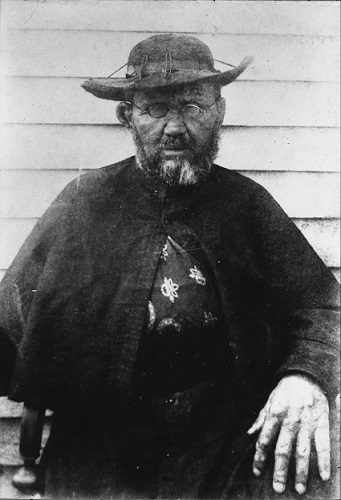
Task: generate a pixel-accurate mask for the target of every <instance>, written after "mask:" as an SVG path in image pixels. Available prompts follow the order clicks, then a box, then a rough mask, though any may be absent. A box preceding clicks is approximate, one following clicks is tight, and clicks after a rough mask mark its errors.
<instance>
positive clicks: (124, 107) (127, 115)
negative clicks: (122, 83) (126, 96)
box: [116, 101, 133, 128]
mask: <svg viewBox="0 0 341 500" xmlns="http://www.w3.org/2000/svg"><path fill="white" fill-rule="evenodd" d="M132 114H133V109H132V105H131V104H130V103H129V102H127V101H122V102H120V103H119V104H118V105H117V107H116V116H117V118H118V120H119V122H120V123H122V125H124V126H125V127H126V128H131V118H132Z"/></svg>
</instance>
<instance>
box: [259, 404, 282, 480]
mask: <svg viewBox="0 0 341 500" xmlns="http://www.w3.org/2000/svg"><path fill="white" fill-rule="evenodd" d="M280 423H281V417H280V416H279V415H278V414H276V413H269V414H268V415H267V417H266V419H265V422H264V424H263V428H262V430H261V433H260V434H259V437H258V440H257V443H256V452H255V456H254V460H253V473H254V475H255V476H257V477H258V476H260V474H261V473H262V471H263V469H264V465H265V461H266V459H267V456H268V454H269V449H270V447H271V444H272V442H273V440H274V439H275V437H276V435H277V431H278V429H279V426H280Z"/></svg>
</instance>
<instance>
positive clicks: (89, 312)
mask: <svg viewBox="0 0 341 500" xmlns="http://www.w3.org/2000/svg"><path fill="white" fill-rule="evenodd" d="M250 61H251V60H250V59H249V58H247V59H245V60H244V61H243V62H242V63H241V64H240V65H239V66H237V67H231V65H230V68H229V69H228V70H227V71H225V72H219V71H217V70H216V69H215V68H214V61H213V58H212V55H211V53H210V50H209V49H208V47H207V46H206V45H205V44H203V43H202V42H200V41H198V40H197V39H195V38H193V37H190V36H174V35H157V36H153V37H151V38H149V39H147V40H145V41H143V42H141V43H139V44H138V45H137V46H136V47H134V48H133V50H132V51H131V53H130V56H129V61H128V66H127V75H126V78H107V79H90V80H88V81H86V82H85V83H84V84H83V87H84V88H85V90H87V91H89V92H91V93H92V94H94V95H95V96H97V97H99V98H103V99H112V100H116V101H120V103H119V104H118V107H117V116H118V118H119V120H120V122H121V123H122V124H123V125H124V126H125V127H126V128H127V129H128V130H129V131H131V133H132V136H133V139H134V143H135V146H136V157H133V158H129V159H127V160H124V161H122V162H120V163H118V164H115V165H110V166H109V167H105V168H101V169H98V170H96V171H93V172H90V173H87V174H85V175H83V176H82V177H80V178H79V179H77V180H75V181H74V182H72V183H71V184H69V185H68V186H67V187H66V188H65V189H64V191H63V192H62V193H61V194H60V195H59V197H58V198H57V199H56V200H55V202H54V203H53V204H52V205H51V207H50V208H49V209H48V210H47V212H46V213H45V215H44V216H43V217H42V219H41V220H40V221H39V222H38V224H37V225H36V227H35V228H34V230H33V232H32V233H31V235H30V236H29V238H28V239H27V241H26V242H25V244H24V246H23V247H22V249H21V250H20V252H19V254H18V256H17V257H16V259H15V261H14V263H13V264H12V266H11V268H10V269H9V271H8V273H7V275H6V276H5V278H4V280H3V283H2V287H1V302H2V311H1V320H0V321H1V327H2V332H3V338H4V339H6V340H3V342H4V343H6V346H7V352H8V354H7V357H6V365H7V372H6V376H5V375H4V382H3V385H4V386H5V387H4V389H6V386H7V385H9V379H10V376H12V378H11V383H10V392H9V395H10V397H11V398H12V399H14V400H17V401H24V402H25V404H26V408H27V409H28V411H33V412H34V411H42V410H43V409H45V408H50V409H52V410H53V412H54V416H53V424H52V429H51V434H50V438H49V440H48V443H47V446H46V448H45V450H44V453H43V456H42V459H41V461H40V466H39V467H40V470H41V474H42V477H43V478H44V481H45V492H46V494H47V495H50V496H52V497H53V498H56V497H63V498H64V497H68V496H70V497H71V496H72V497H90V498H118V497H120V498H121V497H123V498H245V497H247V498H271V497H272V496H273V497H274V498H275V497H276V494H277V493H283V492H284V491H286V492H287V494H288V498H293V496H295V495H296V492H297V493H299V494H304V492H305V491H307V494H308V495H309V498H312V497H313V495H314V494H315V495H317V497H318V498H320V497H321V496H322V495H323V494H324V491H325V488H324V485H323V483H324V481H327V480H328V479H329V477H330V474H331V462H330V444H329V441H330V440H329V420H328V419H329V416H328V412H329V403H328V400H329V401H330V402H332V401H333V400H334V399H335V395H336V393H337V389H338V383H337V376H336V371H335V370H336V367H337V352H338V351H337V347H336V344H337V318H336V312H335V307H336V306H337V304H336V302H337V291H338V287H337V283H336V282H335V280H334V278H333V276H332V275H331V274H330V272H329V271H328V270H327V268H326V267H325V265H324V264H323V263H322V262H321V260H320V259H319V258H318V256H317V255H316V254H315V252H314V251H313V249H312V248H311V247H310V245H309V244H308V243H307V241H306V240H305V239H304V238H303V236H302V235H301V233H300V232H299V230H298V229H297V228H296V227H295V225H294V224H293V223H292V222H291V220H290V219H289V218H288V217H287V215H286V214H285V213H284V212H283V211H282V209H281V208H280V207H279V206H278V204H277V203H276V202H275V201H274V200H273V199H272V197H271V196H270V195H269V194H268V193H267V191H266V190H265V189H263V188H262V187H261V186H260V185H258V184H257V183H255V182H253V181H251V180H249V179H247V178H245V177H243V176H241V175H239V174H237V173H235V172H233V171H229V170H227V169H223V168H221V167H219V166H217V165H215V164H214V163H213V162H214V159H215V157H216V154H217V152H218V142H219V133H220V129H221V125H222V122H223V118H224V114H225V101H224V99H223V98H222V97H221V93H220V90H221V87H222V86H224V85H226V84H229V83H231V82H232V81H233V80H234V79H235V78H237V77H238V75H240V73H242V71H244V70H245V69H246V67H247V66H248V64H249V63H250ZM231 68H232V69H231ZM4 345H5V344H4ZM15 351H17V355H16V363H15V369H14V371H13V374H12V373H11V370H12V368H11V367H12V364H14V360H12V358H13V359H14V353H15ZM11 360H12V361H13V362H11ZM257 415H258V417H257ZM314 447H315V448H314ZM313 448H314V449H313ZM311 450H312V451H311ZM315 451H316V453H315ZM309 465H310V469H311V470H310V472H309V478H308V470H309ZM291 467H293V470H291ZM288 471H291V476H292V479H291V480H290V478H289V479H288V481H287V478H288ZM289 476H290V472H289ZM318 476H320V478H319V477H318ZM327 484H328V483H327ZM307 488H308V489H307ZM295 490H296V492H295ZM326 495H327V496H328V495H330V492H329V493H327V494H326Z"/></svg>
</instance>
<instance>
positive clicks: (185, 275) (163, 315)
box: [139, 236, 227, 393]
mask: <svg viewBox="0 0 341 500" xmlns="http://www.w3.org/2000/svg"><path fill="white" fill-rule="evenodd" d="M194 247H195V248H196V250H198V248H200V245H199V243H198V242H196V244H195V245H194ZM219 317H220V312H219V306H218V300H217V296H216V291H215V286H214V283H213V280H212V278H211V276H210V271H209V269H208V268H205V266H204V265H203V264H202V262H199V261H198V260H197V258H196V257H195V256H194V255H193V254H191V252H189V251H186V250H185V249H184V248H183V247H182V246H181V245H180V244H179V243H178V242H176V241H175V240H173V239H172V238H171V237H170V236H168V237H167V240H166V243H165V245H164V246H163V249H162V252H161V256H160V259H159V263H158V266H157V270H156V275H155V280H154V283H153V287H152V290H151V293H150V297H149V306H148V320H147V322H146V324H147V326H146V329H145V334H144V337H143V339H142V343H141V349H140V357H139V358H140V362H141V365H140V367H141V368H140V371H141V372H142V373H144V374H146V373H148V388H150V384H151V383H152V386H153V387H154V389H155V390H156V392H157V393H170V392H172V391H175V390H182V389H183V388H184V387H187V386H188V385H189V384H196V383H200V382H202V381H203V380H209V379H210V378H212V377H214V374H215V372H216V370H217V368H218V366H219V367H221V366H220V365H221V364H220V363H219V359H221V360H222V362H226V356H227V348H226V347H224V348H223V349H222V342H223V337H224V336H223V332H220V328H219ZM225 337H226V334H225ZM219 351H220V354H219ZM209 353H212V356H211V357H210V355H209ZM148 390H149V389H148Z"/></svg>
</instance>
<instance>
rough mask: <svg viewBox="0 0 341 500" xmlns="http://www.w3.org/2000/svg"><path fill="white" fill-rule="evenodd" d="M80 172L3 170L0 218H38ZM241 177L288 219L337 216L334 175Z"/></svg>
mask: <svg viewBox="0 0 341 500" xmlns="http://www.w3.org/2000/svg"><path fill="white" fill-rule="evenodd" d="M79 173H80V172H78V171H75V170H56V171H48V170H40V171H39V170H21V171H17V170H14V171H11V170H7V171H2V172H1V178H0V180H1V183H2V186H3V196H2V198H1V200H0V217H4V218H32V217H40V216H41V215H42V213H43V212H44V210H45V209H46V208H47V207H48V205H49V204H50V203H51V202H52V200H53V199H54V198H55V197H56V196H57V194H58V193H59V192H60V191H61V189H62V188H63V187H64V186H65V185H66V184H67V183H68V182H69V181H71V180H72V179H74V178H76V177H77V176H78V175H79ZM243 173H244V175H246V176H247V177H249V178H251V179H254V180H255V181H256V182H258V183H259V184H262V185H263V186H264V187H265V188H266V189H268V190H269V192H270V193H271V194H272V195H273V196H274V198H275V199H276V200H277V201H278V202H279V203H280V204H281V205H282V207H283V209H284V210H285V211H286V212H287V213H288V214H289V216H291V217H296V218H306V217H309V218H311V217H313V218H315V217H317V218H334V217H338V216H339V175H338V174H337V173H314V172H311V173H307V172H251V171H244V172H243Z"/></svg>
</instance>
